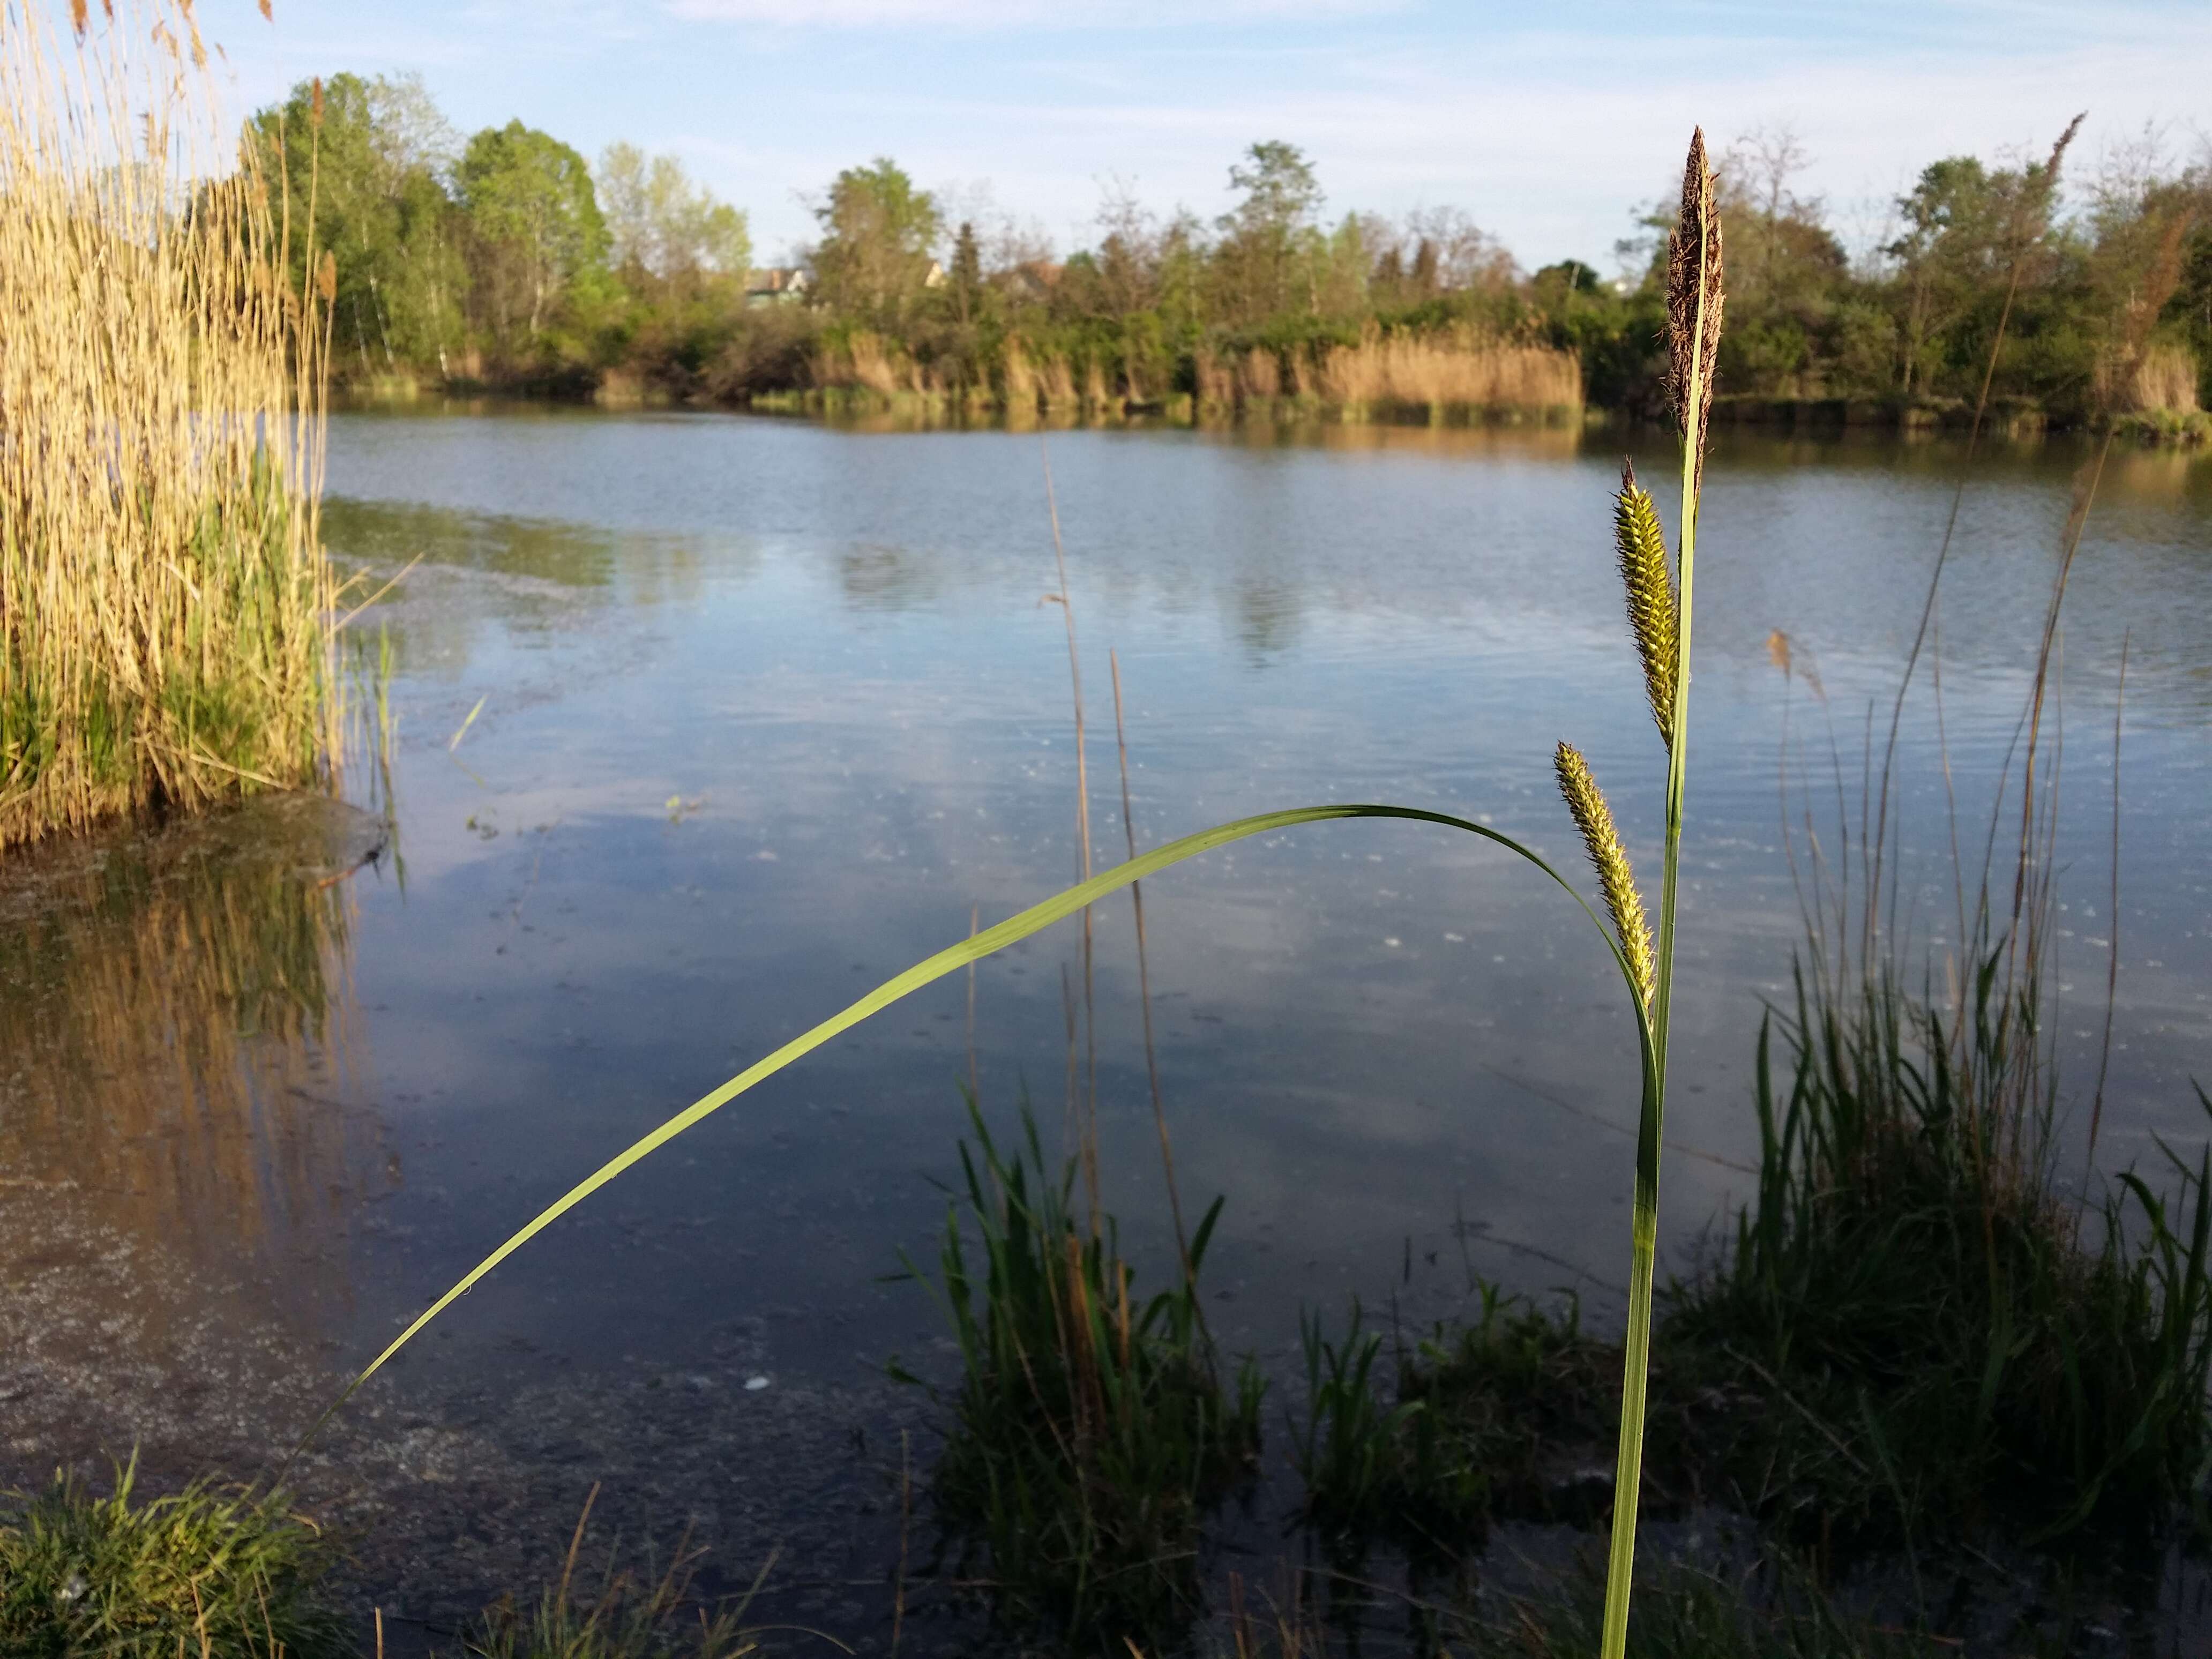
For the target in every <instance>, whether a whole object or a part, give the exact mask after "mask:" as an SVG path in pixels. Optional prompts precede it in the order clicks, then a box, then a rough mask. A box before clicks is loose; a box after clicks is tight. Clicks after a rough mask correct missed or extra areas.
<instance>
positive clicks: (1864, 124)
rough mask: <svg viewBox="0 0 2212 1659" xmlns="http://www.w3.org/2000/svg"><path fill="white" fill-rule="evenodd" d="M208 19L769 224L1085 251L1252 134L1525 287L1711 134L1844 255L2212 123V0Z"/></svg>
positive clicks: (521, 8)
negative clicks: (678, 171)
mask: <svg viewBox="0 0 2212 1659" xmlns="http://www.w3.org/2000/svg"><path fill="white" fill-rule="evenodd" d="M275 6H276V21H275V22H274V24H273V25H272V24H270V23H264V21H262V20H261V19H260V17H259V16H258V14H257V13H256V11H255V9H254V7H253V4H252V0H202V4H201V6H200V15H201V18H202V21H203V23H204V27H206V29H207V32H208V33H209V35H210V37H211V38H212V39H215V40H220V41H221V42H222V44H223V46H225V48H226V49H227V52H228V58H229V61H230V64H231V66H232V72H233V74H234V77H235V82H234V96H235V97H236V98H237V99H238V100H239V101H240V103H241V104H243V105H254V104H259V103H263V102H266V101H270V100H272V99H274V98H276V97H278V96H280V95H281V94H283V90H284V89H285V88H287V87H288V86H289V85H290V84H291V83H292V82H295V81H296V80H300V79H302V78H305V77H306V76H310V75H314V74H330V73H332V72H335V71H337V70H356V71H359V72H363V73H374V72H377V71H381V70H417V71H419V72H420V73H421V74H422V76H423V78H424V81H425V82H426V84H427V85H428V88H429V89H430V91H431V92H432V93H433V94H434V95H435V97H436V98H437V100H439V102H440V103H441V105H442V106H443V107H444V108H445V110H446V112H447V114H448V115H449V116H450V117H451V118H453V121H454V123H455V124H456V125H458V126H459V127H460V128H461V129H462V131H471V130H473V129H475V128H477V127H479V126H483V125H491V124H495V123H504V122H505V121H507V120H508V119H510V118H513V117H516V116H520V118H522V119H523V120H525V121H526V122H528V123H529V124H531V125H533V126H538V127H543V128H544V129H545V130H546V131H550V132H551V133H553V134H555V135H556V137H561V138H563V139H565V140H567V141H568V143H573V144H574V145H575V146H576V147H577V148H578V149H580V150H582V151H583V152H584V153H585V154H586V155H587V156H595V155H597V154H598V153H599V149H601V148H602V147H603V146H604V145H605V144H606V143H609V142H611V141H612V140H615V139H628V140H629V141H631V142H633V143H639V144H641V145H643V146H645V147H646V148H647V149H653V150H667V151H672V152H674V153H676V154H678V155H680V156H682V157H683V158H684V161H685V162H686V164H687V165H688V166H690V168H691V169H692V171H693V172H694V173H696V175H697V176H699V177H700V178H701V179H703V180H704V181H705V182H707V183H708V185H710V186H711V187H712V188H714V190H715V191H716V192H717V193H718V194H720V195H721V196H723V197H726V199H728V200H730V201H732V202H734V203H736V204H738V206H740V207H742V208H744V209H745V210H747V212H748V213H749V214H750V216H751V219H752V224H753V231H754V241H755V244H756V247H757V250H758V252H759V254H760V256H761V257H763V258H766V257H769V256H772V255H775V254H776V253H777V252H780V251H781V250H782V249H784V248H786V247H787V246H790V245H791V244H793V243H795V242H798V241H799V240H803V239H805V236H806V235H807V234H808V233H809V229H810V228H811V219H810V217H809V216H808V213H807V208H806V204H805V199H804V198H805V197H806V196H807V195H809V194H810V193H813V192H818V191H819V190H820V188H821V187H822V185H824V184H825V183H826V182H827V181H828V179H829V178H830V177H831V176H832V175H833V174H834V173H836V171H837V170H838V169H839V168H840V167H846V166H850V165H852V164H854V163H856V162H861V161H867V160H868V159H870V158H872V157H873V156H876V155H890V156H892V157H894V158H896V160H897V161H899V162H900V163H901V164H902V166H904V167H906V168H907V170H908V172H909V173H912V174H913V175H914V176H915V179H917V180H918V181H919V182H921V184H923V185H927V186H932V187H936V188H940V189H945V190H947V191H949V192H950V193H951V195H952V196H953V197H955V199H957V200H958V201H960V202H962V203H963V204H968V205H970V206H979V205H981V204H982V203H983V201H984V200H985V197H984V196H983V194H982V190H983V187H985V186H987V189H988V198H987V199H988V201H989V202H990V203H991V204H993V205H994V209H995V210H996V211H997V212H999V213H1001V214H1005V215H1010V216H1013V217H1015V218H1017V219H1018V220H1022V221H1027V222H1033V223H1034V224H1035V225H1036V227H1037V228H1041V229H1042V231H1043V232H1044V233H1045V234H1047V235H1048V236H1049V237H1050V238H1052V239H1053V240H1054V241H1055V242H1056V243H1057V244H1058V245H1059V246H1060V247H1061V248H1062V249H1063V250H1064V249H1066V248H1068V247H1070V246H1079V245H1080V244H1082V243H1083V242H1084V241H1085V240H1089V239H1090V237H1091V223H1092V220H1093V216H1094V215H1095V214H1096V212H1097V204H1098V200H1099V195H1100V188H1101V185H1102V184H1103V182H1105V181H1107V180H1108V179H1109V178H1118V179H1121V180H1122V181H1123V182H1125V183H1127V184H1128V185H1131V186H1132V187H1133V190H1134V191H1135V192H1136V193H1137V194H1138V195H1139V197H1141V198H1143V199H1144V200H1146V202H1148V203H1150V204H1154V205H1156V206H1158V207H1160V208H1163V209H1168V208H1172V207H1174V206H1176V204H1187V205H1188V206H1189V207H1191V208H1192V209H1194V210H1196V211H1198V212H1200V214H1203V215H1206V216H1211V215H1212V214H1214V213H1217V212H1218V211H1220V210H1221V209H1222V208H1223V207H1224V206H1225V204H1226V202H1227V197H1228V191H1227V170H1228V167H1229V164H1230V163H1231V161H1232V160H1234V159H1235V157H1236V156H1237V154H1238V152H1239V151H1240V150H1241V149H1243V146H1245V145H1246V144H1248V143H1250V142H1252V141H1253V140H1255V139H1258V138H1285V139H1288V140H1290V141H1291V143H1297V144H1298V145H1300V146H1302V147H1304V149H1305V150H1306V151H1307V152H1308V153H1309V154H1310V155H1311V156H1312V157H1313V158H1314V160H1315V161H1316V163H1317V165H1318V168H1319V172H1320V176H1321V180H1322V185H1323V186H1324V188H1325V189H1326V190H1327V191H1328V208H1329V210H1330V211H1331V212H1333V213H1334V212H1342V211H1344V210H1347V209H1353V208H1358V209H1373V210H1379V211H1383V212H1389V213H1394V214H1395V213H1399V212H1402V211H1404V210H1407V209H1410V208H1414V207H1421V206H1428V207H1434V206H1439V205H1453V206H1457V207H1461V208H1463V209H1465V210H1468V212H1469V213H1471V214H1472V215H1473V216H1474V218H1475V219H1476V221H1477V222H1479V223H1480V224H1482V225H1483V226H1484V227H1485V228H1487V229H1489V230H1491V231H1492V232H1493V233H1494V234H1497V235H1498V236H1499V237H1500V238H1501V239H1502V240H1504V242H1505V244H1506V245H1507V246H1509V247H1510V248H1511V249H1512V250H1513V252H1515V254H1516V256H1518V258H1520V259H1521V260H1522V263H1523V264H1525V265H1528V266H1529V267H1532V268H1533V267H1534V266H1536V265H1539V264H1544V263H1547V262H1548V261H1550V260H1552V259H1555V258H1562V257H1565V256H1568V255H1573V256H1576V257H1579V258H1586V259H1589V260H1590V261H1591V262H1592V263H1593V264H1598V265H1600V266H1601V268H1602V269H1606V270H1610V269H1612V268H1613V259H1612V253H1611V250H1612V246H1613V242H1614V240H1616V239H1617V238H1619V237H1620V236H1621V235H1622V234H1626V232H1627V231H1628V229H1629V228H1630V212H1631V210H1632V208H1633V207H1634V206H1635V204H1638V203H1639V202H1645V201H1649V200H1650V199H1651V198H1653V197H1656V196H1657V195H1658V194H1659V193H1660V192H1661V191H1662V190H1663V189H1664V188H1665V187H1666V185H1667V183H1668V178H1669V174H1670V173H1672V172H1673V171H1674V169H1676V168H1678V167H1679V166H1680V161H1679V159H1678V158H1679V157H1680V154H1681V151H1682V147H1683V144H1684V143H1685V142H1686V138H1687V137H1688V133H1689V130H1690V127H1691V125H1692V124H1693V123H1696V122H1700V121H1702V122H1703V123H1704V124H1705V128H1706V131H1707V133H1708V135H1709V136H1710V137H1712V138H1713V139H1714V140H1715V142H1716V145H1717V147H1724V146H1725V145H1726V144H1727V143H1729V140H1730V139H1731V138H1732V137H1735V136H1737V135H1739V134H1741V133H1743V132H1745V131H1748V130H1750V129H1752V128H1753V127H1757V126H1761V125H1765V126H1767V127H1773V126H1775V125H1779V124H1784V123H1786V124H1788V125H1790V127H1792V128H1793V129H1794V131H1795V132H1796V135H1797V137H1798V138H1799V140H1800V141H1801V143H1802V144H1803V145H1804V147H1805V149H1806V150H1807V151H1808V154H1809V155H1810V156H1811V158H1812V160H1811V166H1810V167H1809V168H1808V172H1807V173H1806V174H1805V175H1804V177H1803V179H1802V186H1801V187H1802V188H1803V189H1805V190H1807V191H1811V192H1814V193H1818V194H1821V195H1824V196H1825V197H1826V198H1827V201H1828V203H1829V206H1830V210H1831V216H1832V220H1833V222H1835V223H1836V225H1837V228H1838V230H1839V231H1840V232H1841V233H1842V234H1844V237H1845V240H1846V241H1847V242H1850V243H1853V244H1863V243H1864V242H1866V241H1868V240H1872V239H1873V238H1874V237H1875V235H1876V234H1878V233H1879V231H1880V229H1881V212H1882V210H1883V207H1884V205H1885V204H1886V203H1887V199H1888V198H1889V197H1893V196H1894V195H1895V194H1896V193H1897V191H1899V189H1901V188H1902V187H1903V186H1904V185H1905V184H1907V183H1908V182H1909V181H1910V179H1911V177H1912V175H1913V174H1914V173H1917V170H1918V169H1919V167H1921V166H1923V164H1924V163H1925V162H1927V161H1930V160H1932V159H1934V158H1935V157H1936V156H1939V155H1948V154H1955V153H1960V152H1973V153H1978V154H1980V155H1986V156H1990V157H1993V158H1994V157H2001V156H2003V155H2008V154H2016V153H2019V152H2021V151H2023V150H2038V149H2042V148H2044V147H2045V146H2047V145H2048V144H2049V143H2050V142H2051V139H2052V138H2053V137H2055V136H2056V134H2057V131H2058V130H2059V129H2060V128H2061V127H2062V126H2063V125H2064V123H2065V121H2066V120H2067V119H2068V118H2069V117H2070V116H2072V115H2073V114H2074V113H2075V111H2077V110H2081V109H2087V111H2088V112H2089V117H2090V118H2089V121H2088V124H2087V126H2086V127H2085V128H2084V131H2083V136H2082V139H2081V143H2080V146H2079V147H2078V148H2077V149H2076V150H2075V178H2076V179H2077V180H2081V179H2087V177H2088V176H2089V175H2090V174H2092V173H2093V172H2094V170H2095V168H2096V167H2097V166H2098V165H2099V164H2100V159H2106V158H2110V157H2111V156H2112V155H2116V154H2117V153H2118V150H2119V149H2121V148H2122V147H2123V146H2124V145H2126V144H2127V143H2130V142H2131V141H2134V140H2137V139H2139V138H2140V137H2142V134H2143V133H2144V131H2145V130H2146V128H2147V126H2148V128H2150V129H2152V130H2154V131H2156V132H2157V133H2159V134H2160V136H2161V137H2162V138H2163V141H2164V143H2165V144H2166V148H2167V149H2168V150H2169V151H2170V152H2171V153H2172V154H2173V155H2176V156H2179V157H2184V158H2186V157H2189V156H2191V155H2197V154H2199V153H2201V152H2202V151H2203V147H2204V145H2205V143H2206V135H2207V134H2208V132H2212V74H2208V69H2212V3H2206V0H2191V3H2170V0H2159V3H2150V0H2073V3H2063V4H2054V3H2042V0H2014V3H2003V4H1999V3H1994V0H1919V3H1910V4H1907V3H1896V0H1873V3H1859V4H1850V3H1844V4H1834V3H1831V4H1820V5H1814V4H1802V3H1794V0H1793V3H1780V4H1778V3H1768V4H1748V3H1705V4H1691V3H1681V0H1676V3H1668V0H1656V3H1645V4H1640V5H1621V4H1607V5H1600V4H1593V3H1578V0H1553V3H1549V4H1536V3H1519V4H1498V3H1492V0H1481V3H1465V0H1463V3H1458V4H1440V3H1429V0H1211V3H1208V0H1087V3H1084V0H275Z"/></svg>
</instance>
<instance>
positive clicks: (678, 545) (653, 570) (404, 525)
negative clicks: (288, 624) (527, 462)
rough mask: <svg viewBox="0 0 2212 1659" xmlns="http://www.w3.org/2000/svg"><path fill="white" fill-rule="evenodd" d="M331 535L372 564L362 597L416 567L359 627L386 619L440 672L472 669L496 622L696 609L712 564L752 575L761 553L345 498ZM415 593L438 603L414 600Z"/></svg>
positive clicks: (327, 512) (556, 621)
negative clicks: (472, 580) (465, 577)
mask: <svg viewBox="0 0 2212 1659" xmlns="http://www.w3.org/2000/svg"><path fill="white" fill-rule="evenodd" d="M323 538H324V540H325V543H326V544H328V546H329V547H330V550H331V553H332V554H333V555H334V556H336V557H337V560H338V562H339V564H340V566H341V568H343V569H344V570H345V571H346V572H347V573H348V574H351V573H352V571H353V570H354V569H356V568H360V569H362V575H361V576H360V578H359V579H358V580H357V581H356V590H357V592H356V593H355V594H354V596H353V598H352V600H351V602H352V603H359V602H360V601H361V600H362V599H368V598H369V597H370V596H372V595H374V594H376V593H378V592H380V590H381V589H383V588H384V586H386V583H387V582H389V581H390V580H391V579H392V577H393V576H394V575H396V574H398V573H399V572H400V571H401V570H403V569H404V568H407V567H409V566H410V563H411V564H412V565H413V570H412V573H411V574H410V575H409V576H408V577H407V578H406V579H405V580H404V581H403V582H401V583H400V584H399V585H398V586H395V587H393V588H392V592H391V593H390V594H389V595H388V596H387V597H386V599H385V601H384V602H383V603H381V604H380V605H377V606H376V607H375V608H374V611H373V612H372V614H371V615H368V616H364V617H362V619H361V620H360V621H359V622H357V623H356V624H355V626H356V629H371V630H372V631H373V629H374V627H377V626H383V627H386V628H388V629H389V630H390V633H391V636H392V645H393V647H394V648H395V649H396V650H397V652H398V659H399V663H400V665H401V666H402V667H403V668H404V669H406V670H407V671H410V672H422V673H431V674H435V675H438V676H440V677H441V678H454V677H458V676H459V675H460V674H461V673H463V672H465V671H466V669H467V667H468V665H469V659H470V654H471V646H472V644H473V643H474V641H475V639H476V636H477V634H478V632H479V631H480V630H481V629H483V627H484V626H485V625H486V624H487V623H499V624H501V625H502V626H504V627H506V628H507V629H513V630H516V631H520V632H525V633H528V632H536V631H544V630H547V629H553V628H556V627H558V626H561V625H562V624H563V623H574V622H575V621H578V620H581V619H586V618H589V617H594V616H598V615H600V614H603V613H604V612H605V611H607V610H608V609H610V608H611V607H613V606H616V605H636V606H639V607H641V608H644V609H647V610H650V609H653V608H654V607H657V606H660V605H686V606H688V605H693V604H696V601H697V599H698V598H699V595H700V592H701V588H702V583H703V581H704V579H705V576H706V574H707V572H708V569H709V568H712V569H714V571H715V572H716V573H717V574H724V575H729V574H738V575H743V574H749V573H750V569H751V568H752V566H753V564H754V563H755V562H757V550H756V549H754V548H752V547H750V546H747V545H741V546H736V547H726V546H719V545H714V544H709V543H707V542H704V541H702V540H701V539H700V538H693V537H687V536H676V535H667V534H660V533H656V532H644V531H617V530H609V529H604V528H601V527H599V526H593V525H586V524H574V523H570V522H568V521H566V520H557V519H520V518H508V517H505V516H502V515H501V514H498V513H467V512H460V511H456V510H455V509H453V508H451V507H433V506H428V505H425V504H422V503H416V502H409V503H394V502H388V501H354V500H349V499H347V498H345V497H342V496H333V497H330V498H328V499H326V500H325V501H324V503H323ZM457 571H469V572H475V573H477V574H480V575H482V576H485V577H489V578H491V579H493V580H490V581H488V582H484V583H480V584H470V585H467V586H464V585H463V584H462V583H459V582H457V581H455V580H453V578H452V577H451V576H449V575H447V573H449V572H457ZM441 578H443V580H441ZM410 594H411V595H412V596H413V597H414V598H415V599H417V600H418V601H419V600H421V599H423V598H425V597H428V599H429V603H427V604H424V603H416V604H411V605H410V604H409V603H407V600H408V599H409V598H410Z"/></svg>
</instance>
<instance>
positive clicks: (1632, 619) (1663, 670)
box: [1613, 463, 1678, 750]
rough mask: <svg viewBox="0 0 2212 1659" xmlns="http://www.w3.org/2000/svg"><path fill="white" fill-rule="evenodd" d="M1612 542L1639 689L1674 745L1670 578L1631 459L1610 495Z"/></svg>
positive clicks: (1653, 510) (1663, 737) (1655, 519)
mask: <svg viewBox="0 0 2212 1659" xmlns="http://www.w3.org/2000/svg"><path fill="white" fill-rule="evenodd" d="M1613 546H1614V548H1615V549H1616V550H1618V551H1619V553H1620V580H1621V585H1622V586H1623V587H1625V588H1626V590H1627V593H1628V626H1629V629H1630V631H1631V632H1632V633H1633V634H1634V635H1636V652H1637V654H1638V656H1640V657H1641V658H1643V659H1644V694H1645V695H1646V696H1649V697H1650V700H1651V718H1652V719H1653V720H1656V721H1657V722H1658V725H1659V739H1660V741H1661V742H1662V743H1664V744H1666V745H1667V747H1668V750H1672V749H1673V748H1674V658H1675V654H1676V648H1675V638H1676V635H1675V629H1676V626H1677V623H1678V613H1677V611H1676V609H1675V603H1676V602H1675V599H1674V577H1673V575H1672V574H1670V573H1669V571H1668V564H1667V537H1666V532H1664V531H1662V530H1661V529H1660V527H1659V512H1658V509H1657V507H1655V506H1654V505H1653V504H1652V501H1651V493H1650V491H1649V490H1647V489H1644V488H1642V487H1641V486H1640V485H1638V483H1637V482H1636V467H1635V465H1634V464H1633V463H1624V464H1623V465H1622V466H1621V469H1620V494H1619V495H1616V496H1614V497H1613Z"/></svg>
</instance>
